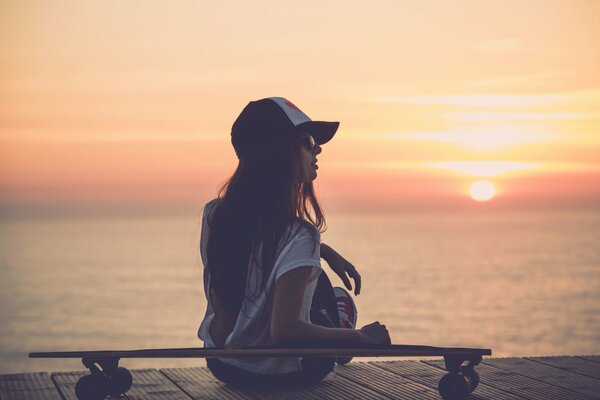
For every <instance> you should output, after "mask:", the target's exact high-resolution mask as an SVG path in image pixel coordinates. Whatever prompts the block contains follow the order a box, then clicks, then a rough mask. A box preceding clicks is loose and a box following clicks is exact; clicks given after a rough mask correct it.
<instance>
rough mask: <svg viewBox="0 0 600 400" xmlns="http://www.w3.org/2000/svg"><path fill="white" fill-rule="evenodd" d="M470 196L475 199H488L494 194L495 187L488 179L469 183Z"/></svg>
mask: <svg viewBox="0 0 600 400" xmlns="http://www.w3.org/2000/svg"><path fill="white" fill-rule="evenodd" d="M469 193H470V194H471V198H472V199H473V200H477V201H488V200H491V199H493V198H494V196H495V195H496V188H495V187H494V185H492V183H491V182H490V181H485V180H484V181H477V182H474V183H473V184H472V185H471V189H470V191H469Z"/></svg>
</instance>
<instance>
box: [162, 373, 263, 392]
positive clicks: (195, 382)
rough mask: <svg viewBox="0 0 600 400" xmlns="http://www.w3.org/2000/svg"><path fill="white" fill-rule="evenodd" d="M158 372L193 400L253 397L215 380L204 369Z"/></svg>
mask: <svg viewBox="0 0 600 400" xmlns="http://www.w3.org/2000/svg"><path fill="white" fill-rule="evenodd" d="M160 372H161V373H162V374H163V375H165V376H166V377H167V378H168V379H169V380H171V382H173V383H174V384H175V385H177V386H178V387H179V388H180V389H181V390H182V391H184V392H185V393H187V394H188V396H190V397H191V398H193V399H195V400H208V399H232V400H249V399H252V400H254V399H255V397H254V396H252V395H250V394H248V393H245V392H243V391H241V390H238V389H235V388H232V387H231V386H227V385H225V384H223V383H221V382H220V381H219V380H217V379H216V378H215V377H214V376H213V375H212V374H211V373H210V371H209V370H208V368H206V367H204V368H203V367H194V368H162V369H161V370H160Z"/></svg>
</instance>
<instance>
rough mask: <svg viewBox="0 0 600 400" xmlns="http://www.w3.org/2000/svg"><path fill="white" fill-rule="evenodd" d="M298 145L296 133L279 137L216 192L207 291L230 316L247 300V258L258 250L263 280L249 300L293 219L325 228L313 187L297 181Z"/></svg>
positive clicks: (240, 166) (243, 162) (242, 163)
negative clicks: (214, 295) (210, 289)
mask: <svg viewBox="0 0 600 400" xmlns="http://www.w3.org/2000/svg"><path fill="white" fill-rule="evenodd" d="M301 145H302V144H301V140H300V138H299V136H298V135H297V134H282V135H280V136H279V138H278V139H277V140H276V142H275V143H270V145H269V146H268V147H266V148H262V149H260V150H259V151H254V152H252V153H251V154H247V155H244V156H242V157H240V160H239V164H238V166H237V168H236V170H235V172H234V173H233V175H232V176H231V178H229V180H228V181H227V182H226V183H225V185H224V186H223V187H222V188H221V190H220V191H219V200H218V202H217V204H216V206H215V207H216V208H215V209H214V212H213V213H212V221H210V220H209V222H210V223H209V226H210V235H209V238H208V246H207V247H208V248H207V258H208V266H207V267H208V271H209V273H210V278H211V281H210V286H211V288H212V289H215V291H216V294H217V296H218V297H219V300H220V301H221V302H222V303H223V304H224V306H225V307H226V308H227V309H228V310H229V311H231V312H232V313H235V315H237V314H238V313H239V312H240V309H241V306H242V303H243V301H244V298H245V297H246V282H247V279H248V266H249V262H250V256H251V254H254V256H256V253H257V251H256V250H257V248H258V247H259V246H260V255H261V260H257V261H258V265H260V267H261V268H262V271H261V274H260V275H261V276H262V279H261V282H260V286H259V288H258V291H257V292H256V293H255V294H253V296H258V295H259V294H260V292H261V291H262V290H264V286H265V283H266V280H267V279H268V277H269V275H270V272H271V270H272V268H273V266H274V263H275V259H276V256H277V251H278V247H279V245H280V244H281V243H285V241H286V240H287V238H288V237H289V235H290V234H291V230H290V229H288V228H291V226H292V225H291V224H292V223H293V222H294V221H299V222H300V223H301V224H312V225H314V226H315V227H316V228H317V229H319V230H320V231H321V232H323V231H324V230H325V227H326V224H325V217H324V215H323V212H322V210H321V207H320V205H319V202H318V201H317V198H316V196H315V192H314V188H313V184H312V182H303V181H302V179H301V178H299V177H301V176H302V165H301ZM286 231H287V235H286ZM284 236H285V237H284ZM250 301H252V299H250Z"/></svg>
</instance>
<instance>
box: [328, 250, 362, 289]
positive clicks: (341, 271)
mask: <svg viewBox="0 0 600 400" xmlns="http://www.w3.org/2000/svg"><path fill="white" fill-rule="evenodd" d="M321 257H323V259H324V260H325V261H327V264H329V267H331V269H332V270H333V272H335V273H336V274H337V276H339V277H340V279H341V280H342V282H344V286H346V289H348V290H352V284H351V283H350V278H352V279H354V286H355V287H354V294H355V295H357V296H358V295H359V294H360V286H361V278H360V274H359V273H358V271H357V270H356V268H354V265H352V264H351V263H350V262H349V261H348V260H346V259H345V258H344V257H342V256H341V255H340V254H339V253H338V252H337V251H335V250H334V249H333V248H331V246H328V245H326V244H325V243H321Z"/></svg>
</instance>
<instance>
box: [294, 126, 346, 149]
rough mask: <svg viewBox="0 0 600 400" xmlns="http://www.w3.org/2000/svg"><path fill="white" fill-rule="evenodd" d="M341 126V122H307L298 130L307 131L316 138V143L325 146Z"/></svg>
mask: <svg viewBox="0 0 600 400" xmlns="http://www.w3.org/2000/svg"><path fill="white" fill-rule="evenodd" d="M339 126H340V123H339V122H325V121H306V122H303V123H301V124H299V125H298V126H297V127H296V128H301V129H306V130H307V131H309V132H310V134H311V135H312V137H314V138H315V142H317V143H318V144H325V143H327V142H329V141H330V140H331V139H332V138H333V136H334V135H335V133H336V132H337V130H338V127H339Z"/></svg>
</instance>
